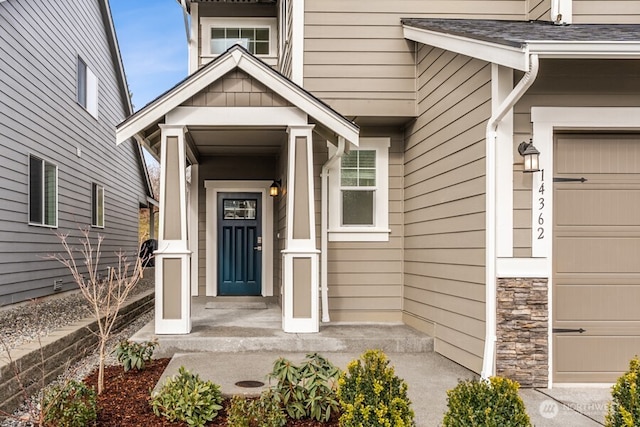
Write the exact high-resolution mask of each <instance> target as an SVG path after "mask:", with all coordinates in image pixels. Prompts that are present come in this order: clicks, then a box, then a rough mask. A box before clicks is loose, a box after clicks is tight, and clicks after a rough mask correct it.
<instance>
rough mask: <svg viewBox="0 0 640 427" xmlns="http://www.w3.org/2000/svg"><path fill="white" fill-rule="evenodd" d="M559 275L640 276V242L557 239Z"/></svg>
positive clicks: (589, 238)
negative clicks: (609, 274) (621, 274)
mask: <svg viewBox="0 0 640 427" xmlns="http://www.w3.org/2000/svg"><path fill="white" fill-rule="evenodd" d="M554 251H555V252H557V253H556V255H557V257H556V259H557V262H556V272H557V273H614V274H615V273H640V238H626V237H610V238H606V237H595V238H594V237H580V238H577V237H557V238H556V246H555V248H554Z"/></svg>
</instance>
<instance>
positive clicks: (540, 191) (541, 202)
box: [536, 169, 545, 240]
mask: <svg viewBox="0 0 640 427" xmlns="http://www.w3.org/2000/svg"><path fill="white" fill-rule="evenodd" d="M540 172H541V175H540V186H539V187H538V206H537V209H536V212H537V213H538V229H537V232H538V233H537V234H538V240H542V239H544V190H545V188H544V169H542V170H541V171H540Z"/></svg>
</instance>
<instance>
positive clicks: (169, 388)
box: [151, 366, 222, 426]
mask: <svg viewBox="0 0 640 427" xmlns="http://www.w3.org/2000/svg"><path fill="white" fill-rule="evenodd" d="M221 403H222V395H221V393H220V386H218V385H216V384H214V383H212V382H211V381H203V380H201V379H200V377H199V376H198V374H192V373H190V372H189V371H187V370H186V369H185V367H184V366H181V367H180V369H179V370H178V374H177V375H174V376H173V377H171V378H169V379H167V380H166V381H165V383H164V384H163V385H162V387H161V388H160V391H158V392H155V393H153V394H152V395H151V406H152V408H153V412H154V413H155V414H156V415H158V416H163V417H165V418H167V419H169V420H170V421H186V422H187V424H189V425H190V426H204V425H205V423H206V422H207V421H211V420H213V419H214V418H215V417H216V416H217V415H218V411H219V410H220V409H222V405H221Z"/></svg>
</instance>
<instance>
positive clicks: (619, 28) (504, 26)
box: [402, 18, 640, 47]
mask: <svg viewBox="0 0 640 427" xmlns="http://www.w3.org/2000/svg"><path fill="white" fill-rule="evenodd" d="M402 23H403V24H404V25H407V26H409V27H413V28H417V29H423V30H429V31H436V32H439V33H445V34H451V35H457V36H461V37H466V38H471V39H476V40H483V41H487V42H491V43H496V44H501V45H506V46H513V47H523V46H524V45H526V43H527V42H534V41H566V42H582V41H584V42H599V41H601V42H605V41H606V42H618V41H621V42H625V41H629V42H638V41H640V25H638V24H571V25H555V24H553V23H551V22H544V21H498V20H475V19H423V18H404V19H402Z"/></svg>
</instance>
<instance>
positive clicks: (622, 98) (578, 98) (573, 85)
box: [513, 59, 640, 258]
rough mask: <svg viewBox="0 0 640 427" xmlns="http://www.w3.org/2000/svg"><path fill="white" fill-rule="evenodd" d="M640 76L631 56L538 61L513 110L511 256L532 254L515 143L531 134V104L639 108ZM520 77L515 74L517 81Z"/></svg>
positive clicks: (527, 197)
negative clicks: (639, 78)
mask: <svg viewBox="0 0 640 427" xmlns="http://www.w3.org/2000/svg"><path fill="white" fill-rule="evenodd" d="M637 75H640V62H638V61H635V60H611V59H609V60H603V61H598V60H577V59H576V60H550V59H547V60H542V61H541V64H540V74H539V75H538V78H537V79H536V81H535V83H534V85H533V86H532V87H531V89H530V90H529V91H528V92H527V94H526V95H525V96H523V97H522V99H521V100H520V101H519V102H518V103H517V104H516V106H515V110H514V112H515V115H514V139H513V142H514V153H516V154H515V155H514V165H513V182H514V185H513V191H514V193H513V207H514V213H513V227H514V230H513V246H514V249H513V251H514V256H515V257H525V258H526V257H530V256H531V182H532V181H531V176H530V175H529V174H523V173H522V158H521V157H520V156H518V155H517V150H516V148H515V146H517V145H518V144H519V143H520V142H522V141H528V140H529V138H531V134H532V128H531V107H533V106H545V107H564V106H567V107H637V106H638V99H640V85H639V84H638V81H637V79H636V78H634V77H632V76H637ZM517 79H519V76H518V77H516V80H517Z"/></svg>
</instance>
